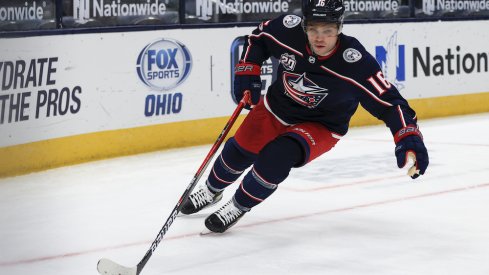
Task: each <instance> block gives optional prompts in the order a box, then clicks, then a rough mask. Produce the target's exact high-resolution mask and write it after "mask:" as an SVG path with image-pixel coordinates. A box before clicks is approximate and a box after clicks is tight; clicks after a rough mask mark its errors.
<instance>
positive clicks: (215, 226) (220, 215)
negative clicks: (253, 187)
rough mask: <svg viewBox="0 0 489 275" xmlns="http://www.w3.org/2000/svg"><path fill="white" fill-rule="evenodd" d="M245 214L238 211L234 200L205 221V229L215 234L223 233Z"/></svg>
mask: <svg viewBox="0 0 489 275" xmlns="http://www.w3.org/2000/svg"><path fill="white" fill-rule="evenodd" d="M245 213H246V212H245V211H242V210H241V209H239V208H238V207H237V206H236V204H235V202H234V198H233V199H231V200H230V201H229V202H228V203H226V204H225V205H224V206H223V207H221V208H220V209H219V210H217V211H216V212H214V213H212V214H211V215H210V216H209V217H207V218H206V219H205V227H207V229H209V230H210V231H212V232H215V233H223V232H225V231H226V230H228V229H229V228H230V227H231V226H233V225H235V224H236V223H237V222H238V220H239V219H241V217H243V216H244V214H245Z"/></svg>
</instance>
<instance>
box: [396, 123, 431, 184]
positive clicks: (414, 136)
mask: <svg viewBox="0 0 489 275" xmlns="http://www.w3.org/2000/svg"><path fill="white" fill-rule="evenodd" d="M394 141H395V143H396V150H395V153H396V158H397V166H398V167H399V168H403V167H404V166H405V165H406V163H407V162H408V159H409V154H412V155H413V157H414V167H415V168H413V169H412V170H413V171H411V169H410V171H409V176H411V178H413V179H415V178H417V177H419V175H423V174H424V172H425V171H426V168H428V163H429V157H428V151H427V150H426V147H425V146H424V142H423V136H422V135H421V132H420V131H419V130H418V128H417V127H416V126H415V125H408V126H406V127H404V128H402V129H401V130H399V131H398V132H397V133H396V134H395V135H394Z"/></svg>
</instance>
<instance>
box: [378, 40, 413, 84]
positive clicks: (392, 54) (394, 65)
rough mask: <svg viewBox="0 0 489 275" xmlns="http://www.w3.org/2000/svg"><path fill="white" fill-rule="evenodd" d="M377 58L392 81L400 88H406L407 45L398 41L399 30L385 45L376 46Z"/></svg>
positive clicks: (385, 74) (384, 72)
mask: <svg viewBox="0 0 489 275" xmlns="http://www.w3.org/2000/svg"><path fill="white" fill-rule="evenodd" d="M375 58H376V59H377V62H378V63H379V64H380V68H381V69H382V72H383V74H384V76H385V79H387V80H388V81H389V82H390V83H392V84H394V85H395V86H396V87H397V89H398V90H401V89H403V88H404V84H403V83H404V81H405V80H406V62H405V45H400V44H399V43H398V42H397V32H394V33H393V34H392V36H391V37H389V39H388V40H387V43H386V45H385V46H376V47H375Z"/></svg>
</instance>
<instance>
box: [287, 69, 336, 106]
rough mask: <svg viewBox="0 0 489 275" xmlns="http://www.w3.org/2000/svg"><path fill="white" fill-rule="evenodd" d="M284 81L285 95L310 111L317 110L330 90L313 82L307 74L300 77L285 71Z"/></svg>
mask: <svg viewBox="0 0 489 275" xmlns="http://www.w3.org/2000/svg"><path fill="white" fill-rule="evenodd" d="M282 80H283V84H284V88H285V94H286V95H288V96H289V97H290V98H292V99H293V100H294V101H295V102H297V103H299V104H300V105H302V106H306V107H307V108H310V109H313V108H316V107H317V106H318V105H319V103H321V101H323V99H324V98H326V96H327V95H328V93H326V91H328V90H327V89H325V88H321V87H319V86H318V85H317V84H316V83H314V82H312V81H311V80H310V79H309V78H307V77H306V73H303V74H301V75H299V74H294V73H290V72H286V71H284V73H283V75H282Z"/></svg>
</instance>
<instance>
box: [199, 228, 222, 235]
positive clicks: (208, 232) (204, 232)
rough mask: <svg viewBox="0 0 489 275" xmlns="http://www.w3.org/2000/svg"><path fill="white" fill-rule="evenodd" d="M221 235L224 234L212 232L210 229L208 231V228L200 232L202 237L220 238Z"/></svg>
mask: <svg viewBox="0 0 489 275" xmlns="http://www.w3.org/2000/svg"><path fill="white" fill-rule="evenodd" d="M219 235H222V233H217V232H214V231H210V230H209V229H207V227H206V228H204V230H202V231H201V232H200V236H219Z"/></svg>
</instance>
